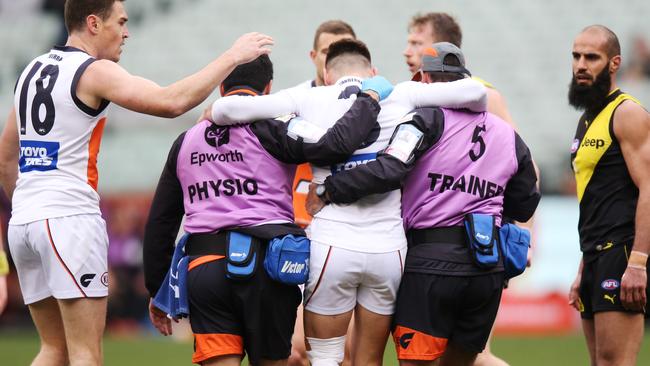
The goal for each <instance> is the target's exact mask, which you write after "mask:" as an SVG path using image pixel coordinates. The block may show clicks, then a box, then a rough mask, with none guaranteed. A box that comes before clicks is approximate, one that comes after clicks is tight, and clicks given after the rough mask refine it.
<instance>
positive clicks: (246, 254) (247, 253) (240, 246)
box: [226, 231, 259, 280]
mask: <svg viewBox="0 0 650 366" xmlns="http://www.w3.org/2000/svg"><path fill="white" fill-rule="evenodd" d="M258 246H259V244H258V242H257V241H256V240H253V237H252V236H250V235H246V234H242V233H238V232H235V231H230V232H229V233H228V248H227V250H226V254H227V258H228V264H226V276H227V277H228V278H230V279H233V280H246V279H248V278H250V277H252V276H253V275H254V274H255V270H256V267H257V250H258Z"/></svg>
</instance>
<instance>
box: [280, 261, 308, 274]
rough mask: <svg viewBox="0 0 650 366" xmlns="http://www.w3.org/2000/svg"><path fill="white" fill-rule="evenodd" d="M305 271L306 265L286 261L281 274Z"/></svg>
mask: <svg viewBox="0 0 650 366" xmlns="http://www.w3.org/2000/svg"><path fill="white" fill-rule="evenodd" d="M304 269H305V264H304V263H298V262H291V261H284V264H283V265H282V269H281V270H280V272H282V273H302V271H303V270H304Z"/></svg>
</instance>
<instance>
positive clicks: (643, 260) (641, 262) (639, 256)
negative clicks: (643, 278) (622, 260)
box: [627, 250, 648, 269]
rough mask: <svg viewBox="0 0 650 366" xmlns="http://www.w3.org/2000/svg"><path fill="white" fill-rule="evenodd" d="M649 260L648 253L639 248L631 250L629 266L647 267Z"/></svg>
mask: <svg viewBox="0 0 650 366" xmlns="http://www.w3.org/2000/svg"><path fill="white" fill-rule="evenodd" d="M647 262H648V255H647V254H646V253H643V252H639V251H638V250H633V251H632V252H630V259H629V260H628V261H627V266H628V267H630V268H638V269H645V268H646V264H647Z"/></svg>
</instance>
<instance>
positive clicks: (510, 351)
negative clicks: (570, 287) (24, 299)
mask: <svg viewBox="0 0 650 366" xmlns="http://www.w3.org/2000/svg"><path fill="white" fill-rule="evenodd" d="M37 349H38V340H37V338H36V336H35V335H34V334H31V333H16V334H10V333H7V332H2V333H0V355H2V358H1V359H2V362H0V364H1V365H3V366H21V365H29V362H30V361H31V359H32V357H33V356H34V355H35V354H36V351H37ZM493 349H494V352H495V353H496V354H497V355H499V356H501V357H503V358H504V359H506V360H507V361H508V362H509V363H510V364H511V365H513V366H518V365H522V366H537V365H540V366H541V365H544V366H547V365H558V366H563V365H588V363H589V362H588V356H587V350H586V348H585V346H584V341H583V339H582V337H581V336H579V335H572V336H555V337H529V336H526V337H496V338H495V339H494V344H493ZM191 355H192V344H191V343H187V342H181V343H179V342H175V341H173V340H170V339H168V338H163V337H137V338H128V339H125V338H121V339H117V338H111V337H107V338H106V340H105V343H104V359H105V364H106V365H109V366H110V365H120V366H129V365H156V366H165V365H191V361H190V359H191ZM384 360H385V361H384V365H397V362H396V360H395V349H394V347H393V345H392V343H391V344H389V345H388V347H387V348H386V355H385V357H384ZM638 365H646V366H647V365H650V336H646V338H645V340H644V342H643V345H642V346H641V354H640V356H639V360H638Z"/></svg>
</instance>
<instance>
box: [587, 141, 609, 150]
mask: <svg viewBox="0 0 650 366" xmlns="http://www.w3.org/2000/svg"><path fill="white" fill-rule="evenodd" d="M582 146H584V147H589V146H591V147H595V148H596V149H600V148H601V147H603V146H605V140H603V139H584V140H582Z"/></svg>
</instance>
